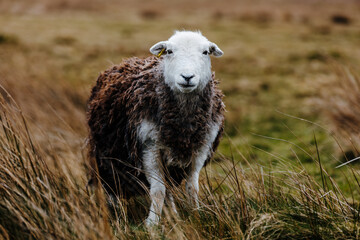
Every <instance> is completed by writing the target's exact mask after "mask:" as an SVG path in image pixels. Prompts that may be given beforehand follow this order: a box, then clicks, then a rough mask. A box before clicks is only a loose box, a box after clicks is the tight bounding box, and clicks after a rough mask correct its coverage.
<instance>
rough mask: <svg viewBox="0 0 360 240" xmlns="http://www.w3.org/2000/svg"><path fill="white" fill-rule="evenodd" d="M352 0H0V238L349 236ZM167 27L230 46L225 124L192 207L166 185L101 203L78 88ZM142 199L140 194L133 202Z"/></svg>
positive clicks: (359, 121) (358, 39)
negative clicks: (151, 206) (165, 199)
mask: <svg viewBox="0 0 360 240" xmlns="http://www.w3.org/2000/svg"><path fill="white" fill-rule="evenodd" d="M359 13H360V5H359V3H358V1H346V2H344V1H341V0H331V1H316V2H314V1H310V0H308V1H300V0H299V1H286V0H276V1H275V0H274V1H265V0H263V1H260V0H259V1H235V0H229V1H215V0H210V1H206V2H205V1H201V0H195V1H188V0H186V1H171V2H170V3H169V2H167V1H164V0H157V1H152V2H150V1H149V2H144V1H140V0H138V1H130V0H129V1H121V2H119V1H115V0H109V1H106V2H101V1H99V0H90V1H84V0H76V1H67V0H55V1H46V0H32V1H24V0H22V1H16V2H15V3H14V2H13V1H10V0H4V1H2V2H1V3H0V108H1V110H2V111H1V112H0V123H1V129H0V193H1V194H0V239H1V238H3V239H114V238H119V239H124V238H132V239H143V238H151V239H153V238H154V239H199V238H201V239H291V238H294V239H356V238H359V234H360V215H359V211H360V202H359V200H360V184H359V177H360V176H359V170H360V167H359V164H358V162H357V161H354V162H353V163H351V164H346V165H344V166H340V167H338V166H339V165H341V164H343V163H345V162H347V161H349V160H351V159H354V158H356V157H358V156H359V155H360V154H359V147H360V137H359V136H360V127H359V126H360V117H359V116H360V97H359V96H360V95H359V94H358V93H359V90H360V79H359V77H358V76H360V69H359V66H360V48H359V46H360V17H359V16H360V14H359ZM175 29H188V30H197V29H199V30H201V31H202V33H203V34H204V35H205V36H206V37H208V38H209V39H210V40H211V41H213V42H215V43H217V44H218V46H219V47H220V48H221V49H222V50H223V51H224V52H225V55H224V56H223V57H222V58H219V59H213V69H214V71H216V76H217V78H218V79H219V80H220V87H221V88H222V90H223V91H224V93H225V96H226V97H225V103H226V108H227V112H226V131H225V136H224V138H223V140H222V142H221V145H220V147H219V150H218V152H217V154H216V156H215V159H214V161H213V162H212V163H211V164H210V165H209V166H208V167H207V168H206V169H204V170H203V172H202V175H201V176H202V177H201V179H200V182H201V193H200V195H201V209H200V210H194V209H192V208H191V206H189V205H188V204H187V202H186V201H184V198H185V196H184V193H183V189H179V190H178V191H176V193H177V194H176V202H177V205H178V208H179V210H180V216H179V217H176V216H172V215H171V213H168V212H167V211H165V213H164V218H163V222H162V224H161V226H159V227H158V228H156V229H151V230H147V229H144V227H143V224H142V220H143V218H144V216H145V215H146V209H147V207H146V205H147V204H148V202H147V200H146V199H143V198H140V199H134V200H132V201H129V202H121V204H119V205H118V206H116V207H115V209H112V208H111V210H108V208H107V206H106V205H107V203H106V200H105V198H104V195H103V193H102V191H101V189H95V190H91V189H88V188H87V187H86V183H87V180H88V176H87V171H88V167H89V166H88V160H87V157H86V154H87V149H86V137H87V126H86V118H85V110H86V100H87V98H88V96H89V94H90V89H91V87H92V86H93V85H94V83H95V80H96V78H97V75H98V74H99V72H101V71H103V70H105V69H106V68H108V67H110V66H111V65H112V64H117V63H120V62H121V61H122V59H124V58H128V57H131V56H139V57H145V56H149V55H150V53H149V50H148V49H149V48H150V46H152V45H153V44H154V43H156V42H158V41H161V40H165V39H167V38H168V37H169V36H171V35H172V33H173V31H174V30H175ZM138 206H141V208H139V207H138Z"/></svg>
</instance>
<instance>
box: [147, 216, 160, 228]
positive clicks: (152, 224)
mask: <svg viewBox="0 0 360 240" xmlns="http://www.w3.org/2000/svg"><path fill="white" fill-rule="evenodd" d="M159 221H160V219H158V218H155V219H153V218H147V219H146V220H145V226H146V227H147V228H154V227H156V226H158V225H159Z"/></svg>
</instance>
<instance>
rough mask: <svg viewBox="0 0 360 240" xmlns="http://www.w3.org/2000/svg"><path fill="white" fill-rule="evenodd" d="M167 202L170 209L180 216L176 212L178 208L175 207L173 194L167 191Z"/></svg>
mask: <svg viewBox="0 0 360 240" xmlns="http://www.w3.org/2000/svg"><path fill="white" fill-rule="evenodd" d="M165 202H166V204H167V205H168V206H169V207H170V209H171V210H172V211H173V212H174V213H175V214H176V215H178V212H177V210H176V206H175V202H174V197H173V195H172V194H171V192H170V191H169V190H166V198H165Z"/></svg>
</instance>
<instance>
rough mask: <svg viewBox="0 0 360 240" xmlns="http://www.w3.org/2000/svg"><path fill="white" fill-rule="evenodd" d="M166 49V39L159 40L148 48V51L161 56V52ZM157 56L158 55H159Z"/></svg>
mask: <svg viewBox="0 0 360 240" xmlns="http://www.w3.org/2000/svg"><path fill="white" fill-rule="evenodd" d="M166 49H167V41H161V42H158V43H156V44H155V45H154V46H152V47H151V48H150V52H151V53H152V54H154V55H157V56H159V55H160V56H161V54H162V53H163V52H164V51H165V50H166ZM160 56H159V57H160Z"/></svg>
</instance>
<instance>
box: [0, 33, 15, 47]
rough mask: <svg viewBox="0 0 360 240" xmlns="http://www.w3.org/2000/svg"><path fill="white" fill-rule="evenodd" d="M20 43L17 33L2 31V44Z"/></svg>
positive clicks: (0, 36) (0, 39) (0, 41)
mask: <svg viewBox="0 0 360 240" xmlns="http://www.w3.org/2000/svg"><path fill="white" fill-rule="evenodd" d="M18 43H19V39H18V38H17V37H16V36H15V35H8V34H4V33H0V45H1V44H12V45H17V44H18Z"/></svg>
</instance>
